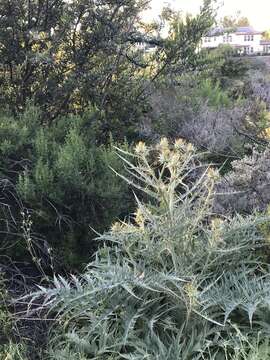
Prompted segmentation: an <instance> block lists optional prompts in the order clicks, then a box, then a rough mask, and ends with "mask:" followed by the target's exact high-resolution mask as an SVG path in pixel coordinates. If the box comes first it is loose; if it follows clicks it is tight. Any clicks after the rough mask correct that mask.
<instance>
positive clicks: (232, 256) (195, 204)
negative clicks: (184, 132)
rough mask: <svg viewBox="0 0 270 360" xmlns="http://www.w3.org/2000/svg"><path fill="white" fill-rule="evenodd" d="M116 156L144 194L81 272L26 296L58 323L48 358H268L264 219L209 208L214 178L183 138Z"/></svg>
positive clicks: (214, 173)
mask: <svg viewBox="0 0 270 360" xmlns="http://www.w3.org/2000/svg"><path fill="white" fill-rule="evenodd" d="M118 152H119V156H120V158H121V159H122V160H123V162H124V164H125V167H126V170H127V172H128V173H129V175H130V176H129V177H127V178H125V177H124V176H123V175H120V176H121V177H122V178H125V180H126V181H128V183H129V184H132V185H133V186H134V188H135V189H137V191H139V192H142V193H143V194H144V195H143V196H140V195H139V193H138V192H137V195H135V199H136V202H137V210H136V212H135V213H134V214H133V215H132V216H131V217H130V218H129V220H127V221H125V222H121V221H119V222H116V223H114V224H113V225H112V227H111V229H110V231H108V232H106V233H104V234H103V235H102V236H100V238H99V240H100V241H101V246H100V248H99V250H98V251H97V252H96V256H95V260H94V261H93V262H92V263H90V264H89V265H88V267H87V270H86V272H85V273H84V274H83V275H81V276H74V275H73V276H71V278H70V279H68V280H67V279H65V278H63V277H61V276H59V277H55V279H54V283H53V284H52V286H51V287H50V288H45V287H40V291H38V292H37V293H35V294H33V295H32V296H31V301H30V303H29V312H31V304H32V303H37V302H38V303H41V302H42V305H40V308H42V309H47V310H48V311H49V316H50V317H51V316H55V319H56V323H55V326H54V327H53V329H52V336H51V342H50V351H49V352H50V355H49V357H50V359H57V360H60V359H67V358H68V359H100V360H101V359H102V360H112V359H114V360H116V359H117V360H120V359H126V360H134V359H151V360H156V359H160V360H177V359H179V360H188V359H192V360H193V359H201V360H202V359H221V360H227V359H235V360H236V359H239V360H240V359H241V360H242V359H260V357H259V354H264V355H265V356H266V357H265V359H266V358H267V356H269V346H268V345H267V344H268V339H269V321H270V313H269V299H270V278H269V266H268V264H267V262H266V259H267V255H266V254H267V251H268V249H269V244H268V243H266V242H265V240H264V239H265V238H264V236H263V234H262V232H261V225H262V224H265V222H266V221H268V218H267V217H264V218H260V217H256V216H250V217H248V218H242V217H240V216H235V217H234V218H231V219H229V218H223V217H220V216H217V215H216V214H215V213H213V211H212V209H213V201H214V197H215V196H214V189H215V183H216V181H217V180H218V178H219V174H218V172H217V171H216V170H214V169H213V168H211V167H208V166H203V165H202V164H201V162H200V155H199V154H196V152H195V150H194V147H193V146H192V145H190V144H188V143H185V142H184V141H182V140H177V141H175V143H174V144H173V145H171V144H169V142H168V141H167V139H162V140H161V141H160V143H159V144H158V145H157V146H156V147H155V148H149V147H147V146H146V145H145V144H144V143H142V142H141V143H139V144H138V145H137V146H136V148H135V150H134V152H133V153H128V152H127V151H123V150H120V149H119V150H118ZM131 160H132V161H131ZM102 244H103V245H102ZM258 334H260V336H258Z"/></svg>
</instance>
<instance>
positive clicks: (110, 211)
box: [0, 105, 132, 266]
mask: <svg viewBox="0 0 270 360" xmlns="http://www.w3.org/2000/svg"><path fill="white" fill-rule="evenodd" d="M95 113H96V112H95V111H94V110H89V111H86V112H85V114H84V116H81V117H80V116H76V115H70V116H67V117H63V118H59V119H57V121H56V122H55V124H53V125H51V126H48V125H46V124H43V123H42V122H41V119H40V117H39V111H38V109H36V108H35V107H33V106H32V105H29V108H28V110H27V111H26V113H24V114H23V115H21V116H20V117H19V118H14V117H12V116H10V115H7V114H5V115H2V116H1V117H0V140H1V141H0V143H1V145H0V166H1V171H0V176H1V180H2V182H1V184H2V183H3V186H2V193H3V194H5V196H6V198H7V199H6V201H7V204H8V206H9V209H10V211H11V213H12V214H13V218H14V219H15V223H14V227H15V229H13V231H12V232H13V233H17V234H18V235H16V234H14V237H15V239H13V242H14V243H16V250H14V249H12V251H11V255H12V257H13V258H17V259H20V260H21V259H23V258H24V256H25V251H24V249H25V248H26V244H25V238H24V237H22V236H21V228H20V226H21V224H22V222H23V220H24V219H23V218H22V215H21V211H23V210H24V208H27V209H29V214H30V216H31V222H32V225H31V242H32V243H33V246H34V248H35V249H36V250H35V251H36V257H37V258H40V260H41V262H42V264H43V265H44V266H45V265H46V263H48V259H50V258H51V256H50V255H51V253H50V254H49V253H48V251H50V248H51V247H52V248H53V249H54V250H55V252H54V255H55V256H56V260H57V261H58V262H60V264H65V265H69V266H81V265H82V262H83V261H86V260H87V261H88V260H89V257H90V256H91V254H92V253H93V251H94V249H95V245H94V243H93V241H91V238H93V237H94V236H96V234H95V233H94V231H92V230H91V228H92V229H94V230H95V231H98V232H100V231H103V230H104V229H108V228H109V226H110V223H111V222H112V220H113V219H117V218H123V217H124V216H125V215H126V214H127V213H128V212H129V210H130V209H131V207H132V201H131V199H130V195H129V191H128V186H126V185H125V184H122V183H121V180H120V179H119V178H118V177H117V176H116V175H115V174H114V173H113V171H112V170H111V168H115V169H117V170H120V160H119V159H118V157H117V155H116V154H115V150H114V148H113V146H114V142H113V141H112V140H111V141H110V143H109V144H108V145H106V146H105V145H100V146H98V145H96V141H95V131H94V129H93V127H92V124H91V122H90V120H89V119H91V117H93V116H95ZM119 146H123V148H127V145H126V144H119ZM4 181H6V182H8V183H9V184H10V189H9V192H8V194H7V186H6V182H5V183H4ZM15 199H17V201H15ZM5 216H7V215H5ZM3 218H4V215H3ZM10 223H11V220H10ZM3 226H5V221H3ZM7 231H8V230H7V229H6V227H5V232H7ZM9 232H10V234H11V231H9ZM10 236H11V235H10Z"/></svg>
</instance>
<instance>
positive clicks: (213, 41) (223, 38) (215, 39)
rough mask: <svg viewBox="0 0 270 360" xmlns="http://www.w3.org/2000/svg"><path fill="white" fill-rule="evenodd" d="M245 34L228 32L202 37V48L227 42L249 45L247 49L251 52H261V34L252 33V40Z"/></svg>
mask: <svg viewBox="0 0 270 360" xmlns="http://www.w3.org/2000/svg"><path fill="white" fill-rule="evenodd" d="M245 36H246V35H242V34H241V35H240V34H237V33H228V34H223V35H219V36H211V37H204V38H203V39H202V44H201V47H202V48H215V47H218V46H219V45H222V44H223V45H224V44H229V45H232V46H237V45H238V46H242V47H249V51H250V52H251V53H252V52H262V51H263V46H262V45H261V44H260V41H261V40H262V34H256V35H253V40H251V38H250V40H248V38H247V37H246V38H245ZM245 39H246V40H245ZM206 40H207V41H206Z"/></svg>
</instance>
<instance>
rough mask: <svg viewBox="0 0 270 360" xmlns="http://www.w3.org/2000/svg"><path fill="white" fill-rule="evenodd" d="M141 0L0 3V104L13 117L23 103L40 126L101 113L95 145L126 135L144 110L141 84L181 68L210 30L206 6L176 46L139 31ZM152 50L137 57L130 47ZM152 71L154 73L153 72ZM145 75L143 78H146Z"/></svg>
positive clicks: (181, 32)
mask: <svg viewBox="0 0 270 360" xmlns="http://www.w3.org/2000/svg"><path fill="white" fill-rule="evenodd" d="M148 2H149V1H148V0H122V1H120V2H119V1H118V0H113V1H111V0H73V1H64V0H39V1H38V0H22V1H20V2H18V1H16V0H1V1H0V13H1V16H0V67H1V72H0V90H1V97H0V103H1V104H2V106H8V107H9V108H10V109H11V110H12V111H13V113H14V114H18V112H22V111H23V110H24V109H25V107H26V104H27V101H28V100H29V99H31V100H32V101H33V102H34V104H35V105H38V106H40V108H41V110H42V113H43V116H42V119H43V122H46V123H52V122H53V121H54V120H55V119H56V118H57V117H58V116H59V115H63V114H66V113H69V112H76V113H78V112H83V110H84V109H85V108H86V107H88V105H89V104H91V105H93V106H96V107H97V108H98V109H99V110H101V111H102V114H103V115H102V116H100V118H99V119H98V122H97V123H98V127H99V129H100V141H101V142H103V141H104V139H105V138H108V133H109V132H113V133H114V137H117V138H124V136H128V137H132V135H130V134H133V136H134V131H135V130H136V120H137V119H138V118H139V116H140V115H141V113H142V112H145V111H147V101H146V99H147V94H148V85H147V84H148V82H149V81H150V82H153V81H155V80H156V79H157V78H159V76H160V75H161V74H163V73H164V71H165V69H167V68H168V65H169V64H170V63H174V62H175V61H178V62H179V61H180V60H181V59H182V62H183V63H186V62H187V60H188V59H189V58H190V55H191V52H194V50H195V49H196V47H197V44H198V41H199V39H200V38H201V36H202V35H203V33H204V32H205V31H206V29H207V28H208V27H209V26H210V22H209V19H210V16H211V3H210V1H209V0H207V1H206V2H205V5H204V7H203V8H202V12H201V14H200V15H199V16H197V17H196V18H194V19H190V20H188V21H187V22H186V23H185V24H184V23H182V25H181V26H180V27H178V35H177V39H178V40H177V42H176V41H175V39H174V41H172V39H170V40H169V41H164V40H162V39H160V38H159V37H156V36H155V35H154V34H153V33H151V30H149V29H147V27H145V26H143V24H142V22H141V19H140V13H141V11H142V10H143V9H145V8H146V7H147V5H148ZM138 43H146V44H149V45H152V46H157V48H158V49H159V51H157V54H156V56H153V57H151V58H149V57H145V56H144V54H143V52H142V51H141V50H140V49H139V48H138V47H137V46H136V45H137V44H138ZM156 69H157V71H155V70H156ZM150 73H151V74H152V75H151V76H150V79H149V74H150Z"/></svg>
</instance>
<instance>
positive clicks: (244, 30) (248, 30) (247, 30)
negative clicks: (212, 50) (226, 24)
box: [236, 26, 262, 35]
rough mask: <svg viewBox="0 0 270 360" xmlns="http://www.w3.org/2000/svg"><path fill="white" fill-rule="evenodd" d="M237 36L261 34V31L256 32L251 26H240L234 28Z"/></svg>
mask: <svg viewBox="0 0 270 360" xmlns="http://www.w3.org/2000/svg"><path fill="white" fill-rule="evenodd" d="M236 34H237V35H257V34H262V32H261V31H256V30H255V29H254V28H253V27H252V26H240V27H238V28H236Z"/></svg>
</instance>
